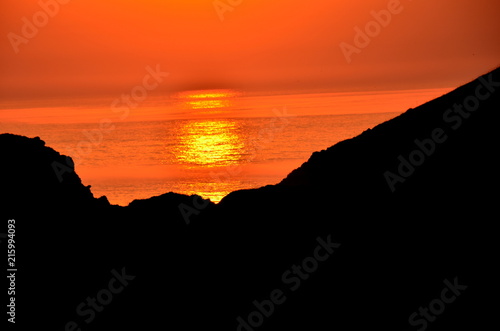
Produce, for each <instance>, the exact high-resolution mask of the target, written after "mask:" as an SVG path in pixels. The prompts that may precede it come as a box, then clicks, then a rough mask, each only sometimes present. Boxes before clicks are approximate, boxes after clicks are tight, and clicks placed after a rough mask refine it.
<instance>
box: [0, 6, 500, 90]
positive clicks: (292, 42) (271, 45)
mask: <svg viewBox="0 0 500 331" xmlns="http://www.w3.org/2000/svg"><path fill="white" fill-rule="evenodd" d="M54 1H55V0H41V3H54ZM60 1H61V2H63V3H64V2H68V3H66V4H60V5H59V10H58V12H57V13H56V14H55V15H53V17H48V16H47V17H48V19H47V20H46V24H45V22H43V20H44V16H43V14H40V10H41V7H40V4H39V1H38V0H23V1H19V0H2V2H1V4H0V17H1V23H0V24H1V25H0V29H1V30H2V39H1V40H0V70H1V75H0V77H1V78H0V100H6V99H9V98H13V97H22V98H32V97H40V96H43V97H49V96H50V97H60V96H74V95H75V96H76V95H79V94H85V95H95V94H102V93H121V92H123V91H128V90H130V88H131V87H133V86H134V85H137V83H138V82H141V80H142V78H143V77H144V75H145V67H146V66H152V67H154V66H156V65H160V67H161V68H162V70H163V71H168V72H169V73H170V76H169V77H168V78H167V79H166V80H165V82H164V83H163V84H161V86H160V87H159V88H158V90H157V91H155V92H161V93H163V92H167V93H168V92H171V91H178V90H183V89H198V88H243V89H245V88H246V89H262V90H287V89H294V90H295V89H303V90H328V91H331V92H335V91H346V90H347V91H349V90H381V89H388V90H394V89H412V88H431V87H447V86H456V85H459V84H462V83H464V82H466V81H467V80H470V79H473V78H475V77H476V76H478V75H480V74H482V73H484V72H485V71H488V70H491V69H493V68H494V67H496V66H498V65H499V64H500V61H499V60H500V56H499V55H500V42H499V37H498V32H499V31H500V20H499V19H498V16H499V14H500V2H499V1H498V0H474V1H472V0H413V1H410V0H402V1H401V2H400V5H399V6H398V7H397V8H399V9H398V10H399V11H400V12H399V13H397V14H393V15H392V19H391V22H390V23H389V24H388V25H387V26H386V27H382V28H381V30H380V33H377V34H376V35H375V36H374V37H373V38H371V41H370V44H369V45H368V46H367V47H365V48H362V49H360V53H359V54H353V55H352V57H351V60H352V62H351V63H348V62H347V61H346V58H345V56H344V54H343V53H342V51H341V48H340V46H339V45H340V43H342V42H345V43H348V44H351V45H354V37H355V31H354V28H355V27H356V26H358V27H360V28H362V29H364V28H365V25H366V24H367V23H369V22H370V21H373V20H374V18H373V17H372V16H371V14H370V13H371V11H373V10H375V11H377V12H378V11H380V10H385V9H387V8H388V6H389V7H390V6H392V4H390V3H392V2H393V1H395V0H369V1H368V0H363V1H345V0H343V1H335V0H316V1H311V2H305V1H298V0H272V1H269V0H221V1H220V2H222V3H226V4H228V3H233V4H237V3H240V4H239V5H236V6H232V7H233V8H232V11H227V12H225V13H224V14H223V17H224V20H223V21H221V19H220V17H219V15H218V13H217V11H216V9H215V8H214V1H213V0H141V1H130V0H106V1H103V0H80V1H78V0H71V1H69V0H60ZM396 2H397V1H396ZM394 8H396V7H394ZM37 13H38V14H37ZM33 15H35V17H36V18H37V19H38V20H39V22H41V23H39V24H40V27H39V28H38V33H37V34H36V35H35V36H29V38H26V39H24V41H25V43H19V44H17V46H15V47H14V46H13V42H12V40H10V39H12V36H13V34H15V35H16V36H19V37H23V36H24V35H23V32H22V28H23V25H24V24H25V23H24V22H23V20H22V19H23V17H25V18H26V19H27V21H29V22H33ZM25 30H26V29H25ZM9 33H13V34H10V35H9ZM9 36H10V37H9ZM9 38H10V39H9ZM23 38H24V37H23ZM16 40H19V39H16ZM16 47H17V50H18V52H17V54H16V52H15V48H16Z"/></svg>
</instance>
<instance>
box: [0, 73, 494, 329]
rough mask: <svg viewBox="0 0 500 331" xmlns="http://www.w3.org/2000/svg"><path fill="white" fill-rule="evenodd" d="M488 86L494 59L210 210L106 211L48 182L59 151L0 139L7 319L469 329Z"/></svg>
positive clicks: (160, 201) (74, 179) (152, 205)
mask: <svg viewBox="0 0 500 331" xmlns="http://www.w3.org/2000/svg"><path fill="white" fill-rule="evenodd" d="M498 82H500V71H499V70H498V69H497V70H495V71H493V72H492V73H489V74H487V75H485V76H483V77H481V78H479V79H478V80H475V81H473V82H471V83H469V84H466V85H464V86H462V87H460V88H458V89H456V90H455V91H453V92H451V93H449V94H447V95H445V96H443V97H441V98H438V99H436V100H433V101H431V102H429V103H427V104H425V105H422V106H420V107H418V108H416V109H410V110H408V111H407V112H405V113H404V114H402V115H400V116H398V117H396V118H394V119H393V120H390V121H388V122H385V123H382V124H380V125H378V126H377V127H375V128H373V129H371V130H368V131H366V132H364V133H363V134H361V135H360V136H358V137H355V138H353V139H350V140H346V141H343V142H341V143H338V144H336V145H334V146H332V147H330V148H328V149H327V150H324V151H321V152H317V153H314V154H313V155H312V156H311V158H310V159H309V160H308V161H307V162H305V163H304V164H303V165H302V166H301V167H300V168H298V169H296V170H295V171H293V172H292V173H290V174H289V175H288V176H287V178H285V179H283V181H282V182H281V183H279V184H277V185H271V186H266V187H263V188H260V189H255V190H243V191H237V192H233V193H231V194H230V195H229V196H227V197H226V198H224V199H223V200H222V201H221V202H220V203H219V204H218V205H214V204H212V203H209V202H208V201H205V200H202V199H201V198H199V197H196V196H192V197H189V196H183V195H178V194H174V193H168V194H165V195H162V196H160V197H155V198H151V199H148V200H143V201H135V202H134V203H132V204H131V205H130V206H128V207H118V206H111V205H109V203H107V200H106V199H105V198H101V199H95V198H94V197H93V196H92V193H91V191H90V189H89V188H88V187H85V186H83V185H82V183H81V180H80V179H79V178H78V176H77V175H76V173H75V172H73V171H67V172H66V173H65V174H64V178H63V179H64V180H63V181H60V178H59V177H58V176H57V174H56V173H55V172H54V168H53V162H54V161H56V162H59V163H60V164H65V165H66V166H68V167H70V165H71V162H69V161H68V159H67V158H66V157H65V156H61V155H60V154H59V153H57V152H55V151H53V150H52V149H50V148H48V147H45V146H44V144H43V141H41V140H40V139H37V138H34V139H29V138H25V137H20V136H14V135H0V153H1V155H2V162H1V166H0V167H1V168H0V170H1V172H0V176H1V179H0V180H1V184H2V195H1V202H2V210H1V216H2V220H3V221H2V222H4V223H3V224H6V220H7V219H9V218H14V219H16V227H17V228H16V230H17V233H16V238H17V239H16V248H17V250H18V251H17V254H18V256H17V258H18V261H19V262H18V263H19V265H18V268H19V271H18V279H17V281H16V284H17V286H18V292H17V294H16V300H17V302H18V305H17V315H16V318H17V321H16V322H17V324H16V325H17V326H18V327H21V329H23V330H24V329H25V328H26V329H27V328H28V327H32V326H38V327H40V328H42V329H50V330H65V328H66V330H73V326H75V328H74V329H75V330H77V328H76V325H78V327H80V328H81V330H110V329H131V330H148V329H153V328H154V329H157V328H162V329H181V330H199V329H219V330H245V331H251V330H285V329H292V330H301V329H302V330H361V329H373V328H376V329H382V330H424V329H426V328H429V330H457V329H464V330H475V329H482V326H485V325H488V323H489V322H491V321H493V320H494V317H495V316H496V315H495V314H496V311H497V309H496V308H497V306H496V305H495V304H494V302H493V299H494V295H493V293H494V291H495V282H496V279H497V277H496V276H497V274H498V273H497V272H496V271H495V269H496V268H495V265H494V264H495V261H496V256H497V254H496V250H495V247H494V246H495V242H496V240H497V239H496V232H495V231H494V230H495V228H496V226H495V223H496V219H497V218H498V217H497V216H496V214H497V206H496V200H497V199H498V193H497V187H498V184H499V183H498V161H497V157H496V153H497V151H498V141H499V139H498V133H497V132H498V129H497V127H498V118H499V116H498V110H499V108H500V107H499V106H500V99H499V98H500V96H499V92H498V90H500V86H498V85H499V83H498ZM4 228H5V227H4ZM0 232H2V231H0ZM0 240H2V241H4V239H2V238H0ZM1 245H2V247H5V245H4V242H2V244H1ZM294 265H295V267H294ZM113 279H115V280H113ZM120 285H121V286H120ZM117 288H118V289H121V291H118V290H117ZM112 290H116V291H115V292H117V293H114V294H113V291H112ZM108 293H110V294H111V296H110V297H108V296H107V294H108ZM96 296H97V297H98V298H99V299H98V300H97V301H96V303H93V302H92V299H90V301H87V300H88V299H87V298H88V297H90V298H92V297H96ZM492 296H493V297H492ZM99 300H101V301H99ZM421 307H422V308H421Z"/></svg>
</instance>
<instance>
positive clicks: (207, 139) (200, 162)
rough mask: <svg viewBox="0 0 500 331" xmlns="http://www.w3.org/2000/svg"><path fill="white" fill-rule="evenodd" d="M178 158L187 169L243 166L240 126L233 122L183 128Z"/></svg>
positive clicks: (207, 122)
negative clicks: (241, 162) (240, 162)
mask: <svg viewBox="0 0 500 331" xmlns="http://www.w3.org/2000/svg"><path fill="white" fill-rule="evenodd" d="M178 147H179V148H178V149H177V151H176V152H177V153H176V157H177V161H178V162H179V163H180V164H183V165H185V166H187V167H191V168H192V167H204V168H212V167H221V166H230V165H234V164H237V163H239V161H240V160H241V158H242V155H241V154H242V151H243V148H244V143H243V140H242V139H241V137H240V135H239V133H238V124H237V123H236V122H234V121H230V120H200V121H189V122H187V123H185V124H184V125H183V126H182V127H181V128H180V136H179V146H178Z"/></svg>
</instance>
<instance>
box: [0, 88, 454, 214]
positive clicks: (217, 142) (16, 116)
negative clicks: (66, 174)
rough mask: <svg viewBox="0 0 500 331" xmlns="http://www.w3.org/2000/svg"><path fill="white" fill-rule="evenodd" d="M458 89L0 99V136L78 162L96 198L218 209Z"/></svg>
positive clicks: (234, 92)
mask: <svg viewBox="0 0 500 331" xmlns="http://www.w3.org/2000/svg"><path fill="white" fill-rule="evenodd" d="M450 90H451V88H439V89H423V90H401V91H374V92H350V93H330V92H328V93H265V94H263V93H260V94H259V93H255V92H252V93H248V92H247V93H245V92H242V91H236V90H228V89H225V90H198V91H185V92H175V93H168V94H165V95H152V96H144V95H141V96H133V95H128V96H127V95H126V94H125V95H124V94H118V95H110V96H105V97H103V96H99V97H79V98H74V99H64V100H60V99H55V100H46V99H44V100H43V102H42V101H37V100H33V99H30V100H22V101H12V100H9V101H7V100H3V101H0V133H14V134H20V135H24V136H28V137H40V138H41V139H42V140H44V141H45V142H46V145H47V146H49V147H51V148H53V149H55V150H56V151H58V152H60V153H61V154H65V155H69V156H71V157H72V159H73V161H74V164H75V170H76V172H77V174H78V175H79V176H80V178H81V179H82V182H83V184H84V185H90V186H91V191H92V193H93V194H94V196H95V197H100V196H103V195H105V196H106V197H107V198H108V200H109V201H110V203H112V204H117V205H122V206H126V205H128V204H129V203H130V202H131V201H133V200H135V199H146V198H149V197H152V196H158V195H161V194H164V193H168V192H176V193H181V194H188V195H191V194H198V195H201V196H202V197H204V198H209V199H210V200H212V201H213V202H216V203H217V202H219V201H220V200H221V199H222V198H223V197H224V196H226V195H227V194H229V193H230V192H232V191H235V190H240V189H250V188H257V187H261V186H265V185H269V184H276V183H279V182H280V181H281V180H282V179H283V178H285V177H286V175H287V174H288V173H290V172H291V171H292V170H293V169H295V168H298V167H299V166H300V165H301V164H302V163H304V162H305V161H307V160H308V158H309V157H310V156H311V154H312V153H313V152H315V151H321V150H324V149H326V148H328V147H330V146H332V145H334V144H336V143H337V142H339V141H342V140H345V139H349V138H352V137H354V136H356V135H358V134H360V133H362V132H363V131H365V130H367V129H369V128H373V127H374V126H376V125H377V124H380V123H383V122H385V121H387V120H390V119H391V118H394V117H396V116H398V115H399V114H401V113H403V112H405V111H406V110H407V109H409V108H414V107H416V106H418V105H420V104H422V103H425V102H426V101H429V100H432V99H434V98H436V97H439V96H441V95H443V94H445V93H447V92H449V91H450Z"/></svg>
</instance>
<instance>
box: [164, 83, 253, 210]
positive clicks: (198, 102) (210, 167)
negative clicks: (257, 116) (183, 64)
mask: <svg viewBox="0 0 500 331" xmlns="http://www.w3.org/2000/svg"><path fill="white" fill-rule="evenodd" d="M235 96H237V93H236V92H234V91H229V90H213V91H197V92H183V93H180V94H179V95H178V97H179V98H180V101H181V104H180V106H181V107H182V108H183V109H186V110H188V111H190V115H191V116H193V117H194V118H195V119H192V120H186V121H183V122H182V123H181V124H180V126H179V127H178V129H177V134H176V136H177V143H176V147H175V148H174V151H173V152H174V154H175V158H176V163H178V164H180V165H181V166H182V167H183V168H184V169H185V170H186V171H189V172H190V173H191V174H193V175H194V176H199V181H198V183H196V184H194V183H191V184H189V185H187V184H186V186H185V188H184V190H183V192H179V193H184V194H199V195H201V196H203V197H205V198H209V199H211V200H212V201H214V202H218V201H220V200H221V199H222V198H223V197H224V196H225V195H227V194H228V193H229V192H231V191H233V190H236V189H237V188H238V187H239V185H241V183H239V182H238V183H235V182H234V183H233V181H236V178H235V179H231V178H225V179H224V181H222V180H220V179H217V178H214V177H213V176H211V175H210V174H211V173H214V172H224V171H225V169H226V168H225V167H234V166H238V165H239V164H241V163H243V162H244V159H243V158H244V155H245V141H244V138H243V136H244V133H243V131H242V130H243V128H242V124H241V122H239V121H235V120H231V119H224V118H222V119H218V118H213V117H210V118H206V119H205V118H204V117H205V116H203V115H208V116H210V115H211V114H220V113H227V114H230V113H231V108H230V107H231V105H232V101H233V98H234V97H235ZM197 115H202V116H199V117H198V116H197ZM196 117H198V118H196Z"/></svg>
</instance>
